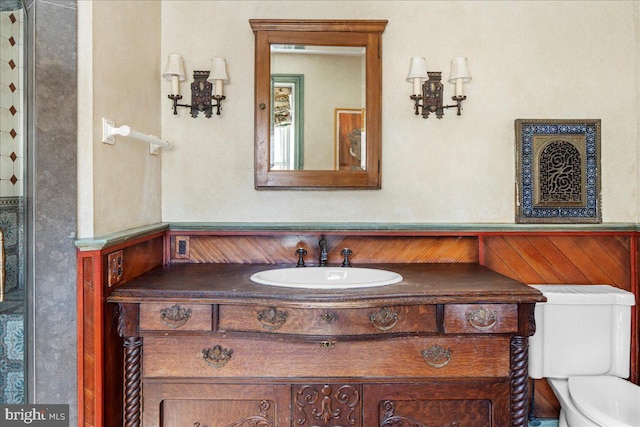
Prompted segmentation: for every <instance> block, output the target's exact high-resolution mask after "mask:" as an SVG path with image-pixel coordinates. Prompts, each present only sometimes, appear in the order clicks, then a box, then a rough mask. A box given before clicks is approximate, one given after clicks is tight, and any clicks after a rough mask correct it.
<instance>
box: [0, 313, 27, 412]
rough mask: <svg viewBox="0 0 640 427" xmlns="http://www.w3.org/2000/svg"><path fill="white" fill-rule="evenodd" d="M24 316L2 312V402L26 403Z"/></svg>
mask: <svg viewBox="0 0 640 427" xmlns="http://www.w3.org/2000/svg"><path fill="white" fill-rule="evenodd" d="M24 368H25V364H24V316H22V315H18V314H0V372H2V374H1V375H0V403H2V404H17V403H24V397H25V396H24Z"/></svg>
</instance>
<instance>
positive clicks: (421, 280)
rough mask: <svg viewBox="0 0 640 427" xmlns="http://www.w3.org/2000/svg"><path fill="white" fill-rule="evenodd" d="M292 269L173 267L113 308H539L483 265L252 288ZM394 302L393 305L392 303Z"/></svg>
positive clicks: (402, 269)
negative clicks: (350, 284)
mask: <svg viewBox="0 0 640 427" xmlns="http://www.w3.org/2000/svg"><path fill="white" fill-rule="evenodd" d="M283 267H293V265H261V264H174V265H170V266H167V267H163V268H157V269H155V270H152V271H150V272H149V273H146V274H144V275H142V276H140V277H138V278H136V279H134V280H132V281H130V282H128V283H125V284H123V285H122V286H120V287H118V288H116V289H114V290H113V291H112V293H111V295H110V296H109V298H108V301H109V302H114V303H143V302H147V303H148V302H164V301H167V300H171V301H175V302H198V303H205V304H206V303H217V304H240V303H242V304H249V303H252V304H275V303H277V304H287V305H289V306H299V307H314V306H323V305H326V304H330V305H331V306H332V307H345V308H347V307H360V306H375V305H388V304H390V303H392V304H449V303H459V304H465V303H479V302H481V303H485V304H486V303H535V302H541V301H544V300H545V298H544V297H543V296H542V294H541V293H540V292H539V291H537V290H536V289H534V288H531V287H529V286H526V285H524V284H522V283H520V282H518V281H516V280H513V279H510V278H508V277H506V276H503V275H501V274H498V273H496V272H494V271H492V270H489V269H488V268H485V267H483V266H480V265H478V264H463V263H458V264H372V265H354V267H370V268H378V269H385V270H391V271H395V272H396V273H399V274H401V275H402V277H403V280H402V281H401V282H399V283H397V284H394V285H388V286H381V287H370V288H358V289H339V290H336V289H331V290H329V289H327V290H322V289H297V288H286V287H278V286H267V285H260V284H256V283H253V282H252V281H251V280H250V277H251V275H252V274H253V273H256V272H258V271H261V270H267V269H275V268H283ZM390 300H393V301H390Z"/></svg>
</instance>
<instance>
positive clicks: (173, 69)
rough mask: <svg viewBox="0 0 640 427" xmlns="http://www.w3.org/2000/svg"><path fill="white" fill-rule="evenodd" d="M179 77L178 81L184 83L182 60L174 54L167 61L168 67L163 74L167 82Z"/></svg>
mask: <svg viewBox="0 0 640 427" xmlns="http://www.w3.org/2000/svg"><path fill="white" fill-rule="evenodd" d="M173 76H178V79H179V80H180V81H181V82H182V81H184V79H185V74H184V65H183V64H182V58H181V57H180V55H177V54H175V53H172V54H171V55H169V59H168V60H167V67H166V68H165V69H164V73H162V77H164V78H165V79H167V80H171V77H173Z"/></svg>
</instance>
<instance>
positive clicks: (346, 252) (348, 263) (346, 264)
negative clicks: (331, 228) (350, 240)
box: [340, 248, 353, 267]
mask: <svg viewBox="0 0 640 427" xmlns="http://www.w3.org/2000/svg"><path fill="white" fill-rule="evenodd" d="M340 255H342V256H344V260H343V261H342V266H343V267H351V261H349V257H350V256H351V255H353V251H352V250H351V249H349V248H344V249H343V250H341V251H340Z"/></svg>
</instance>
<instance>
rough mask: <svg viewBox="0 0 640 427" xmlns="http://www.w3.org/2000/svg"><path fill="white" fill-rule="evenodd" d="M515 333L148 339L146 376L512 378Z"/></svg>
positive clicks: (145, 365)
mask: <svg viewBox="0 0 640 427" xmlns="http://www.w3.org/2000/svg"><path fill="white" fill-rule="evenodd" d="M509 348H510V346H509V337H506V336H495V337H486V336H484V337H479V336H478V337H469V336H467V337H456V338H444V337H434V338H425V337H403V338H389V339H385V340H362V341H359V340H358V341H323V342H299V341H283V340H282V339H278V338H271V339H246V338H230V337H217V336H210V337H202V336H200V337H196V336H183V337H181V339H180V340H176V339H172V338H171V337H159V336H157V337H145V344H144V352H143V375H144V376H145V377H146V378H149V377H156V378H163V377H167V378H174V377H198V378H235V377H249V378H287V377H307V378H308V377H318V378H340V377H350V378H353V377H373V378H462V377H508V376H509Z"/></svg>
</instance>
